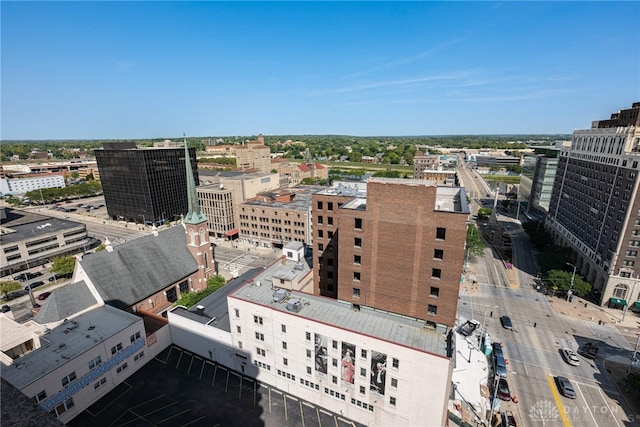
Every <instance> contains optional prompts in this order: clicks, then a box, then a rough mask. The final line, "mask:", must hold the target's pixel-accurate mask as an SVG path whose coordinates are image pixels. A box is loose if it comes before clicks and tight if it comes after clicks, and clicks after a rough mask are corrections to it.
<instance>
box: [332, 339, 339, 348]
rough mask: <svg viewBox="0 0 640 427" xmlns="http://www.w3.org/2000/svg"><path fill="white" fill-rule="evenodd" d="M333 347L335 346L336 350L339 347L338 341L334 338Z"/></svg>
mask: <svg viewBox="0 0 640 427" xmlns="http://www.w3.org/2000/svg"><path fill="white" fill-rule="evenodd" d="M331 347H333V348H335V349H336V350H337V349H338V341H336V340H333V341H331Z"/></svg>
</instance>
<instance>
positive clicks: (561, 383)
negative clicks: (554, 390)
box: [556, 377, 576, 399]
mask: <svg viewBox="0 0 640 427" xmlns="http://www.w3.org/2000/svg"><path fill="white" fill-rule="evenodd" d="M556 385H557V386H558V391H560V394H562V395H563V396H564V397H568V398H569V399H575V398H576V392H575V390H574V389H573V385H571V381H569V380H568V379H567V378H565V377H556Z"/></svg>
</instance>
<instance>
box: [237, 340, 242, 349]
mask: <svg viewBox="0 0 640 427" xmlns="http://www.w3.org/2000/svg"><path fill="white" fill-rule="evenodd" d="M238 348H239V349H242V341H238Z"/></svg>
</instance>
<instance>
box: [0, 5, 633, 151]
mask: <svg viewBox="0 0 640 427" xmlns="http://www.w3.org/2000/svg"><path fill="white" fill-rule="evenodd" d="M1 19H2V40H3V43H2V69H3V73H2V123H1V124H2V134H1V135H0V137H1V139H3V140H27V139H35V140H37V139H51V140H59V139H127V138H131V139H141V138H161V137H170V136H174V135H180V134H181V133H182V132H186V133H187V135H194V136H195V135H198V136H209V135H226V136H233V135H255V134H257V133H263V134H265V135H273V134H275V135H287V134H289V135H304V134H318V135H321V134H342V135H354V136H374V135H389V136H403V135H454V134H455V135H461V134H467V135H468V134H569V133H571V132H572V131H573V130H574V129H585V128H589V127H590V124H591V121H592V120H595V119H596V118H601V119H606V118H608V116H609V114H610V113H611V111H616V110H618V109H621V108H627V107H628V106H630V105H631V104H632V103H633V102H635V101H637V100H638V99H640V76H639V74H638V72H637V71H638V69H640V68H639V67H640V40H638V37H637V34H636V31H637V29H636V23H637V21H638V20H639V19H640V6H639V5H638V4H637V3H635V2H562V3H555V2H532V3H529V2H473V3H471V2H406V3H404V2H403V3H396V2H393V3H369V2H278V3H274V2H196V3H183V2H153V3H152V2H148V3H147V2H113V3H112V2H43V3H31V2H3V3H2V18H1Z"/></svg>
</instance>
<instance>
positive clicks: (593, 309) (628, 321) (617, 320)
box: [548, 296, 640, 328]
mask: <svg viewBox="0 0 640 427" xmlns="http://www.w3.org/2000/svg"><path fill="white" fill-rule="evenodd" d="M548 300H549V305H551V308H553V310H554V311H555V312H556V313H559V314H562V315H565V316H571V317H574V318H578V319H582V320H588V321H591V322H596V323H598V322H601V323H602V324H604V325H609V324H610V325H614V326H618V327H626V328H638V327H640V316H638V315H637V314H636V313H634V312H632V311H631V310H628V311H627V314H626V315H624V316H623V314H624V313H623V312H622V310H617V309H613V308H608V307H600V306H598V305H596V304H593V303H591V302H589V301H586V300H584V299H582V298H579V297H576V296H574V297H573V301H572V302H568V301H567V300H566V299H564V298H558V297H548ZM623 317H624V319H623Z"/></svg>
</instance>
